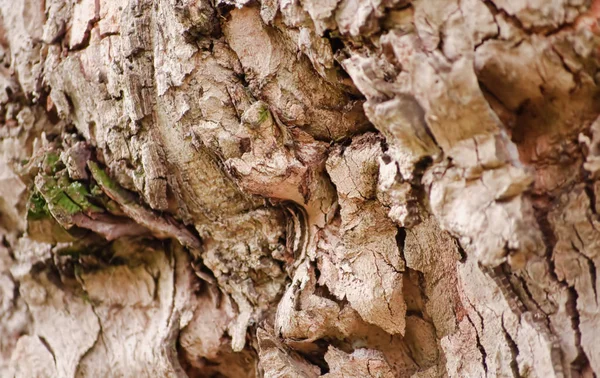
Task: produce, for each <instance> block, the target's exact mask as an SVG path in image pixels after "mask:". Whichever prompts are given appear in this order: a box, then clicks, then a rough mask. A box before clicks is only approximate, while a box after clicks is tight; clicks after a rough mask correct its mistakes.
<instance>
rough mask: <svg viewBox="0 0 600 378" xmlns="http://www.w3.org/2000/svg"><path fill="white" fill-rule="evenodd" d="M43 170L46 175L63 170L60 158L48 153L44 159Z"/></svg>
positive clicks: (53, 153) (55, 154)
mask: <svg viewBox="0 0 600 378" xmlns="http://www.w3.org/2000/svg"><path fill="white" fill-rule="evenodd" d="M43 166H44V170H45V171H46V172H48V173H56V172H58V171H59V170H61V169H62V168H64V166H63V164H62V161H61V160H60V156H58V154H57V153H55V152H48V153H47V154H46V156H45V157H44V163H43Z"/></svg>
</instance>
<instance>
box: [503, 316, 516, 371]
mask: <svg viewBox="0 0 600 378" xmlns="http://www.w3.org/2000/svg"><path fill="white" fill-rule="evenodd" d="M500 322H501V325H502V331H503V333H504V340H506V343H507V344H508V347H509V349H510V353H511V356H512V359H511V362H510V368H511V370H512V373H513V377H515V378H520V377H521V374H520V373H519V364H518V362H517V357H518V356H519V348H518V347H517V343H515V341H514V340H513V339H512V337H511V336H510V333H509V332H508V330H507V329H506V326H505V324H504V317H502V318H501V319H500Z"/></svg>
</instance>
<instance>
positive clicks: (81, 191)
mask: <svg viewBox="0 0 600 378" xmlns="http://www.w3.org/2000/svg"><path fill="white" fill-rule="evenodd" d="M64 191H65V193H66V194H67V195H68V196H69V198H71V199H72V200H73V201H74V202H75V203H76V204H77V205H79V206H80V207H81V208H82V209H83V210H85V211H91V212H102V211H103V210H102V208H100V207H98V206H96V205H94V204H92V203H91V202H90V201H88V198H90V197H92V195H91V193H90V192H89V191H88V190H87V188H86V187H85V185H83V184H82V183H80V182H78V181H74V182H71V183H69V185H68V186H66V187H65V188H64Z"/></svg>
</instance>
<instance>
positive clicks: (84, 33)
mask: <svg viewBox="0 0 600 378" xmlns="http://www.w3.org/2000/svg"><path fill="white" fill-rule="evenodd" d="M99 12H100V8H99V2H98V0H81V1H79V2H77V3H75V5H74V7H73V21H72V24H71V30H70V36H69V47H70V48H71V49H75V48H79V47H82V44H83V43H84V41H85V39H86V38H89V35H90V29H91V27H92V23H93V22H95V21H96V20H97V19H98V16H99Z"/></svg>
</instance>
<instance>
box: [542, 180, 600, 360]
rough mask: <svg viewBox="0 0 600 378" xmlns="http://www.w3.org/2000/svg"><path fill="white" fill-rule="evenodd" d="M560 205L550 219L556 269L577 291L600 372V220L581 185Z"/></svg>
mask: <svg viewBox="0 0 600 378" xmlns="http://www.w3.org/2000/svg"><path fill="white" fill-rule="evenodd" d="M560 202H561V207H559V208H557V209H556V210H555V211H553V212H551V213H550V216H549V220H550V223H551V225H552V228H553V230H554V233H555V235H556V238H557V241H556V245H555V246H554V249H553V251H552V260H553V261H554V266H555V272H556V275H557V276H558V279H559V280H560V281H563V282H566V283H567V284H568V285H569V286H570V287H572V288H574V289H575V291H576V293H577V300H576V310H577V313H578V315H579V332H580V334H581V341H580V342H581V347H582V348H583V350H584V352H585V354H586V356H587V358H588V359H589V361H590V365H591V366H592V369H593V370H594V371H600V351H598V350H597V347H596V340H597V339H598V337H600V336H599V335H598V330H599V329H600V328H599V327H600V325H599V323H598V322H599V320H598V316H597V315H596V313H597V312H598V311H600V309H598V290H599V289H600V287H598V282H597V280H596V264H597V263H598V259H599V256H598V252H597V251H598V247H597V245H598V243H600V233H599V232H598V231H597V230H598V228H600V222H599V221H598V219H597V217H596V216H595V214H594V212H593V210H592V209H591V206H593V205H592V204H591V203H590V200H589V198H588V196H587V194H586V192H585V190H584V188H583V187H582V185H579V186H577V187H575V188H574V189H573V190H571V191H570V192H569V193H566V194H564V195H563V196H562V198H561V199H560Z"/></svg>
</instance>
